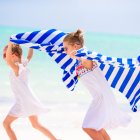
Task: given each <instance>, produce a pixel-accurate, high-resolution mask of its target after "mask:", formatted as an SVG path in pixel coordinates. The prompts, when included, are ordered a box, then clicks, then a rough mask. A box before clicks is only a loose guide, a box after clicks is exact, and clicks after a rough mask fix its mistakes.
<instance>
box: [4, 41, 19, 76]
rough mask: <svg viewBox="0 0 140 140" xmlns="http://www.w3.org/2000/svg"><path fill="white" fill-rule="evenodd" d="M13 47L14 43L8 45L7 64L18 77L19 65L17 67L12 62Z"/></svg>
mask: <svg viewBox="0 0 140 140" xmlns="http://www.w3.org/2000/svg"><path fill="white" fill-rule="evenodd" d="M12 45H13V43H12V42H9V43H8V48H7V51H6V62H7V64H8V65H9V66H10V67H11V68H12V69H13V71H14V72H15V75H16V76H18V71H19V67H18V65H15V63H14V62H13V61H12Z"/></svg>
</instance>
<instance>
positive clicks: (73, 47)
mask: <svg viewBox="0 0 140 140" xmlns="http://www.w3.org/2000/svg"><path fill="white" fill-rule="evenodd" d="M63 46H64V50H65V52H66V54H68V55H69V56H70V57H71V58H75V54H76V51H77V50H78V49H80V48H81V46H80V45H79V44H73V45H72V44H69V43H68V42H67V41H64V42H63Z"/></svg>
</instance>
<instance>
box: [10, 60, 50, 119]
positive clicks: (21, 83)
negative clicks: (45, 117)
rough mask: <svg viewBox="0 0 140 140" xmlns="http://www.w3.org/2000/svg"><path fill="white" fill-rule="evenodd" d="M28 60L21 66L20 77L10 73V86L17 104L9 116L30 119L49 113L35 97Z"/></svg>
mask: <svg viewBox="0 0 140 140" xmlns="http://www.w3.org/2000/svg"><path fill="white" fill-rule="evenodd" d="M27 64H28V60H26V61H23V62H22V63H21V64H20V63H17V65H18V66H19V75H18V76H16V75H15V73H14V71H11V73H10V84H11V88H12V91H13V93H14V96H15V103H14V105H13V107H12V108H11V110H10V111H9V113H8V115H10V116H14V117H28V116H31V115H39V114H41V113H46V112H48V109H47V108H46V107H45V106H44V105H43V104H42V103H41V102H40V101H39V100H38V98H37V97H36V96H35V95H34V93H33V91H32V89H31V88H30V86H29V83H28V77H29V69H28V68H27Z"/></svg>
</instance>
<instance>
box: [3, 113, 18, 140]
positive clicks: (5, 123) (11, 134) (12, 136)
mask: <svg viewBox="0 0 140 140" xmlns="http://www.w3.org/2000/svg"><path fill="white" fill-rule="evenodd" d="M16 119H17V117H13V116H9V115H8V116H7V117H6V118H5V120H4V121H3V126H4V128H5V130H6V132H7V134H8V136H9V138H10V140H17V138H16V135H15V133H14V131H13V130H12V128H11V124H12V122H13V121H15V120H16Z"/></svg>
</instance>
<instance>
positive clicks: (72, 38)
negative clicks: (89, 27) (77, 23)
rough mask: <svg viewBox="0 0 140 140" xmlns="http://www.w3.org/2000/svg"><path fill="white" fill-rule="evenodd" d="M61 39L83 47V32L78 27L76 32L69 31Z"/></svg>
mask: <svg viewBox="0 0 140 140" xmlns="http://www.w3.org/2000/svg"><path fill="white" fill-rule="evenodd" d="M63 41H64V42H68V43H69V44H71V45H74V44H77V45H81V46H82V47H83V46H84V37H83V32H82V31H81V30H80V29H78V30H77V31H76V32H72V33H69V34H68V35H66V36H65V38H64V40H63Z"/></svg>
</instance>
